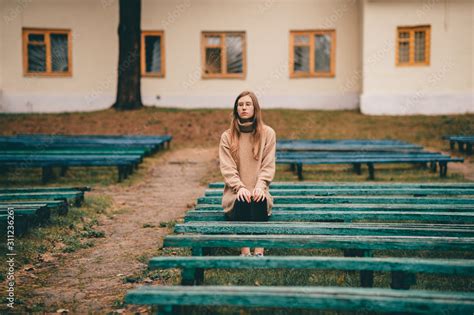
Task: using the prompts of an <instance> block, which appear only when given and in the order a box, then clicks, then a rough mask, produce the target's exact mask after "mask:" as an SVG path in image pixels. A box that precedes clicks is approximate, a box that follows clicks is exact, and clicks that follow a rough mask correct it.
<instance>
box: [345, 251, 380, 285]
mask: <svg viewBox="0 0 474 315" xmlns="http://www.w3.org/2000/svg"><path fill="white" fill-rule="evenodd" d="M344 257H372V251H370V250H365V249H345V250H344ZM373 285H374V272H373V271H372V270H361V271H360V286H361V287H363V288H371V287H373Z"/></svg>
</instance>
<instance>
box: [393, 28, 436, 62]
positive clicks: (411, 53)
mask: <svg viewBox="0 0 474 315" xmlns="http://www.w3.org/2000/svg"><path fill="white" fill-rule="evenodd" d="M416 31H425V60H424V61H423V62H415V32H416ZM402 32H407V33H409V37H408V59H409V60H408V62H400V61H399V55H400V42H401V41H403V40H400V33H402ZM395 36H396V37H395V42H396V46H395V65H396V66H397V67H416V66H429V65H430V56H431V25H417V26H398V27H397V29H396V31H395Z"/></svg>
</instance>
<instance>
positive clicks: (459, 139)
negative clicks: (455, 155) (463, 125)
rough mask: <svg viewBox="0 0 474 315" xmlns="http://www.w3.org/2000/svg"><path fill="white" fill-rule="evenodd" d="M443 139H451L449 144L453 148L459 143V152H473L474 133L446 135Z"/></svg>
mask: <svg viewBox="0 0 474 315" xmlns="http://www.w3.org/2000/svg"><path fill="white" fill-rule="evenodd" d="M443 139H445V140H449V146H450V148H451V150H454V149H455V147H456V144H457V145H458V150H459V152H466V153H467V154H472V146H473V145H474V135H465V136H444V137H443Z"/></svg>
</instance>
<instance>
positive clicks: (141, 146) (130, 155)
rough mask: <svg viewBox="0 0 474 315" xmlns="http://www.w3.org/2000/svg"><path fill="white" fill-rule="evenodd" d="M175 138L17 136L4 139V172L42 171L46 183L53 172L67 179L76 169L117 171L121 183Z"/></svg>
mask: <svg viewBox="0 0 474 315" xmlns="http://www.w3.org/2000/svg"><path fill="white" fill-rule="evenodd" d="M171 139H172V138H171V136H108V135H87V136H86V135H83V136H80V135H79V136H66V135H41V134H35V135H17V136H2V137H0V171H2V172H4V173H5V172H7V171H8V170H9V169H15V168H36V167H40V168H41V169H42V181H43V182H47V181H49V180H51V179H52V178H54V172H53V168H54V167H58V168H60V169H61V172H60V174H61V176H64V175H66V172H67V170H68V168H69V167H72V166H86V167H90V166H113V167H117V170H118V180H119V181H122V180H123V179H125V178H127V177H128V176H129V175H130V174H132V172H133V170H134V169H136V168H137V167H138V164H140V163H141V162H142V161H143V158H144V157H145V156H147V155H150V154H153V153H155V152H157V151H158V150H160V149H163V148H165V147H167V148H169V146H170V142H171Z"/></svg>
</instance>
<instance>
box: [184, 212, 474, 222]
mask: <svg viewBox="0 0 474 315" xmlns="http://www.w3.org/2000/svg"><path fill="white" fill-rule="evenodd" d="M471 211H472V210H471ZM184 220H185V222H195V221H225V220H226V218H225V215H224V213H223V212H222V210H215V211H209V210H206V211H198V210H192V211H188V212H187V214H186V216H185V218H184ZM334 220H336V221H344V222H352V221H420V222H423V221H425V222H439V223H443V222H449V223H471V224H472V223H474V211H473V212H471V213H468V212H466V211H464V212H454V211H451V212H439V211H438V212H428V211H373V210H370V211H348V210H346V209H345V210H341V211H294V210H293V211H281V210H278V209H276V210H275V209H274V210H273V211H272V215H271V216H270V217H269V221H270V222H281V221H300V222H301V221H308V222H310V221H334Z"/></svg>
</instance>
